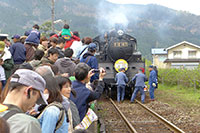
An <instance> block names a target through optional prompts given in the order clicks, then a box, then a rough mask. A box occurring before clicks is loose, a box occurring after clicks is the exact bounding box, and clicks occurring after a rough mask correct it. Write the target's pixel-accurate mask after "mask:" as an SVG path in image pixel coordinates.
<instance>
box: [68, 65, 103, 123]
mask: <svg viewBox="0 0 200 133" xmlns="http://www.w3.org/2000/svg"><path fill="white" fill-rule="evenodd" d="M94 74H95V72H94V69H92V70H90V67H89V66H88V65H87V64H85V63H79V64H78V65H77V66H76V68H75V77H76V80H75V81H74V82H72V88H73V89H74V90H75V91H76V98H75V97H73V96H72V95H71V97H70V99H71V100H72V101H73V102H74V103H75V104H76V106H77V108H78V111H79V115H80V119H81V121H82V119H83V118H84V116H85V114H86V112H87V109H88V103H89V102H91V101H94V100H96V99H98V98H99V97H100V96H101V94H102V92H103V88H104V83H103V78H104V76H105V74H106V72H105V70H104V69H103V68H100V69H99V81H98V85H97V87H96V88H95V90H94V91H91V90H89V89H88V88H87V87H86V83H88V82H89V81H90V78H91V77H92V76H93V75H94Z"/></svg>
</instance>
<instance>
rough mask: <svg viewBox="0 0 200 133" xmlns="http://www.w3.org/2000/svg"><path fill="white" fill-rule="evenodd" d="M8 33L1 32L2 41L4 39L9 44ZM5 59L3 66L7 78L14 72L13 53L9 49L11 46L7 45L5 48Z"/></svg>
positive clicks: (0, 38) (0, 39)
mask: <svg viewBox="0 0 200 133" xmlns="http://www.w3.org/2000/svg"><path fill="white" fill-rule="evenodd" d="M7 37H8V34H0V41H3V42H4V43H5V44H6V45H7V44H8V39H7ZM2 59H3V65H2V66H3V68H4V70H5V74H6V79H8V78H9V77H10V76H11V74H12V70H13V68H14V61H13V59H12V55H11V53H10V51H9V46H6V47H5V48H4V55H3V57H2Z"/></svg>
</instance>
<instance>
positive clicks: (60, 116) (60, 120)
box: [37, 102, 65, 131]
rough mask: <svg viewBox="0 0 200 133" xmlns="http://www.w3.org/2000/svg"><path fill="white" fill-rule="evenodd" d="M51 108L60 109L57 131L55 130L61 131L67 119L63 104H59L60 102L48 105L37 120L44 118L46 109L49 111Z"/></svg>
mask: <svg viewBox="0 0 200 133" xmlns="http://www.w3.org/2000/svg"><path fill="white" fill-rule="evenodd" d="M50 106H56V107H57V108H59V109H60V114H59V118H58V121H57V123H56V129H55V131H56V130H57V129H59V128H60V127H61V126H62V124H63V121H64V118H65V109H64V108H63V105H62V104H61V103H59V102H53V103H51V104H49V105H47V106H46V107H45V108H44V110H43V111H42V113H41V114H40V115H39V116H38V117H37V119H40V118H41V117H42V115H43V113H44V111H45V109H47V108H48V107H50Z"/></svg>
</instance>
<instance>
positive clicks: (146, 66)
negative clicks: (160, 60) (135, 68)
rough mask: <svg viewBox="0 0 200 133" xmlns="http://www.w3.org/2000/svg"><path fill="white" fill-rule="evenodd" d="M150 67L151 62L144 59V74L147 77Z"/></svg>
mask: <svg viewBox="0 0 200 133" xmlns="http://www.w3.org/2000/svg"><path fill="white" fill-rule="evenodd" d="M150 65H152V62H151V61H150V60H148V59H145V74H146V76H147V77H149V74H150V73H149V66H150Z"/></svg>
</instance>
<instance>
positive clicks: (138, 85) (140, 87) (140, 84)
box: [131, 69, 147, 103]
mask: <svg viewBox="0 0 200 133" xmlns="http://www.w3.org/2000/svg"><path fill="white" fill-rule="evenodd" d="M132 81H135V90H134V92H133V94H132V97H131V103H133V102H134V100H135V98H136V96H137V93H138V91H140V94H141V101H142V103H144V100H145V92H144V87H145V81H147V78H146V76H145V75H144V74H143V72H142V69H139V71H138V73H137V74H136V75H135V76H134V77H133V79H132Z"/></svg>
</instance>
